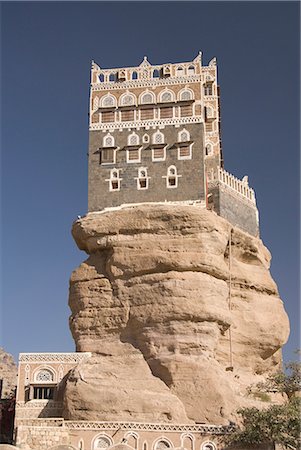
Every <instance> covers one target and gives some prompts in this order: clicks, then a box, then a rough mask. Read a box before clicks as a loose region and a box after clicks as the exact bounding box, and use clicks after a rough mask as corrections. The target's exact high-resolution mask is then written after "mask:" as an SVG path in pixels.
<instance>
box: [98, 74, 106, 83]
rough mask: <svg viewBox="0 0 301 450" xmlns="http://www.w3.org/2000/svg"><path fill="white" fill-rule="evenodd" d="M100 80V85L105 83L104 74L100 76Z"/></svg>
mask: <svg viewBox="0 0 301 450" xmlns="http://www.w3.org/2000/svg"><path fill="white" fill-rule="evenodd" d="M98 79H99V81H100V83H103V82H104V81H105V77H104V74H103V73H101V74H99V76H98Z"/></svg>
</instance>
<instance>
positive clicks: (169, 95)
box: [159, 89, 175, 103]
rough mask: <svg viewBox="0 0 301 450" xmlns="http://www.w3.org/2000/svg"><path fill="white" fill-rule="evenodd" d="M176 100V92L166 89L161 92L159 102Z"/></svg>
mask: <svg viewBox="0 0 301 450" xmlns="http://www.w3.org/2000/svg"><path fill="white" fill-rule="evenodd" d="M174 101H175V94H174V93H173V92H172V91H170V90H169V89H165V90H164V91H161V92H160V95H159V102H161V103H170V102H174Z"/></svg>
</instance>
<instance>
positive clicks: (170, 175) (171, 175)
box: [162, 165, 182, 189]
mask: <svg viewBox="0 0 301 450" xmlns="http://www.w3.org/2000/svg"><path fill="white" fill-rule="evenodd" d="M181 176H182V175H178V172H177V168H176V166H173V165H172V166H169V167H168V168H167V175H163V176H162V178H166V187H167V189H176V188H177V187H178V178H181ZM171 179H173V180H175V184H171V183H170V181H171Z"/></svg>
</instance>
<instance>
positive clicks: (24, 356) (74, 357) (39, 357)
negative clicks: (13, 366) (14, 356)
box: [19, 352, 91, 364]
mask: <svg viewBox="0 0 301 450" xmlns="http://www.w3.org/2000/svg"><path fill="white" fill-rule="evenodd" d="M90 356H91V353H90V352H82V353H81V352H78V353H77V352H74V353H20V357H19V361H20V363H24V362H26V363H27V362H36V363H41V362H43V363H46V362H47V363H53V362H62V363H71V364H73V363H78V362H79V361H82V360H84V359H87V358H89V357H90Z"/></svg>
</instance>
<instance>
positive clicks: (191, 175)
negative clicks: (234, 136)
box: [88, 123, 205, 211]
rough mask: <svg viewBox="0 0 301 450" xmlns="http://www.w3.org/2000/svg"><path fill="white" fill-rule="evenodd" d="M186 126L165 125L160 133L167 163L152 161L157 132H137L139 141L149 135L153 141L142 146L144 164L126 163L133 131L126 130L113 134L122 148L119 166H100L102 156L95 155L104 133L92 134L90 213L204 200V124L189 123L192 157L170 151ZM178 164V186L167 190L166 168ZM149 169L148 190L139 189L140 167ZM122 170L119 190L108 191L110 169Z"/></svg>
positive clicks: (96, 132)
mask: <svg viewBox="0 0 301 450" xmlns="http://www.w3.org/2000/svg"><path fill="white" fill-rule="evenodd" d="M183 128H184V126H181V127H178V128H176V127H175V126H166V127H165V128H164V129H162V130H160V131H161V132H162V133H163V134H164V142H165V143H168V144H167V148H166V158H165V161H156V162H153V161H152V150H151V148H150V145H151V144H152V135H153V134H154V133H155V132H156V131H157V130H153V129H151V130H148V131H147V130H145V129H140V130H135V132H136V134H138V135H139V142H142V137H143V136H144V135H145V134H148V135H149V136H150V142H149V143H145V144H141V145H142V150H141V162H140V163H127V162H126V150H125V149H124V147H125V146H127V138H128V135H130V134H131V132H129V131H127V130H123V131H121V132H120V131H119V130H116V131H115V132H112V133H111V134H112V136H114V138H115V145H116V146H118V147H120V150H117V159H116V164H109V165H101V164H100V155H99V153H95V152H97V151H98V149H99V147H102V140H103V136H104V133H103V132H101V131H91V132H90V145H89V147H90V150H89V154H90V155H89V194H88V195H89V199H88V203H89V205H88V210H89V211H100V210H102V209H104V208H106V207H116V206H119V205H121V204H124V203H144V202H164V201H171V202H174V201H187V200H196V201H200V200H204V198H205V188H204V149H203V125H202V124H200V123H198V124H187V125H185V129H186V130H188V131H189V133H190V139H191V141H193V142H194V144H193V146H192V158H191V159H185V160H178V150H177V149H176V148H171V147H172V146H173V144H175V143H176V142H177V141H178V133H179V131H181V130H182V129H183ZM171 165H175V166H176V168H177V172H178V175H180V177H179V178H178V187H177V188H167V187H166V178H162V177H165V176H166V175H167V168H168V167H169V166H171ZM140 167H145V168H147V175H148V177H150V179H149V188H148V189H145V190H138V189H137V180H136V178H137V176H138V168H140ZM113 168H116V169H122V170H121V173H120V177H121V178H122V181H121V188H120V191H113V192H110V191H109V181H106V180H108V179H109V178H110V170H111V169H113Z"/></svg>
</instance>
